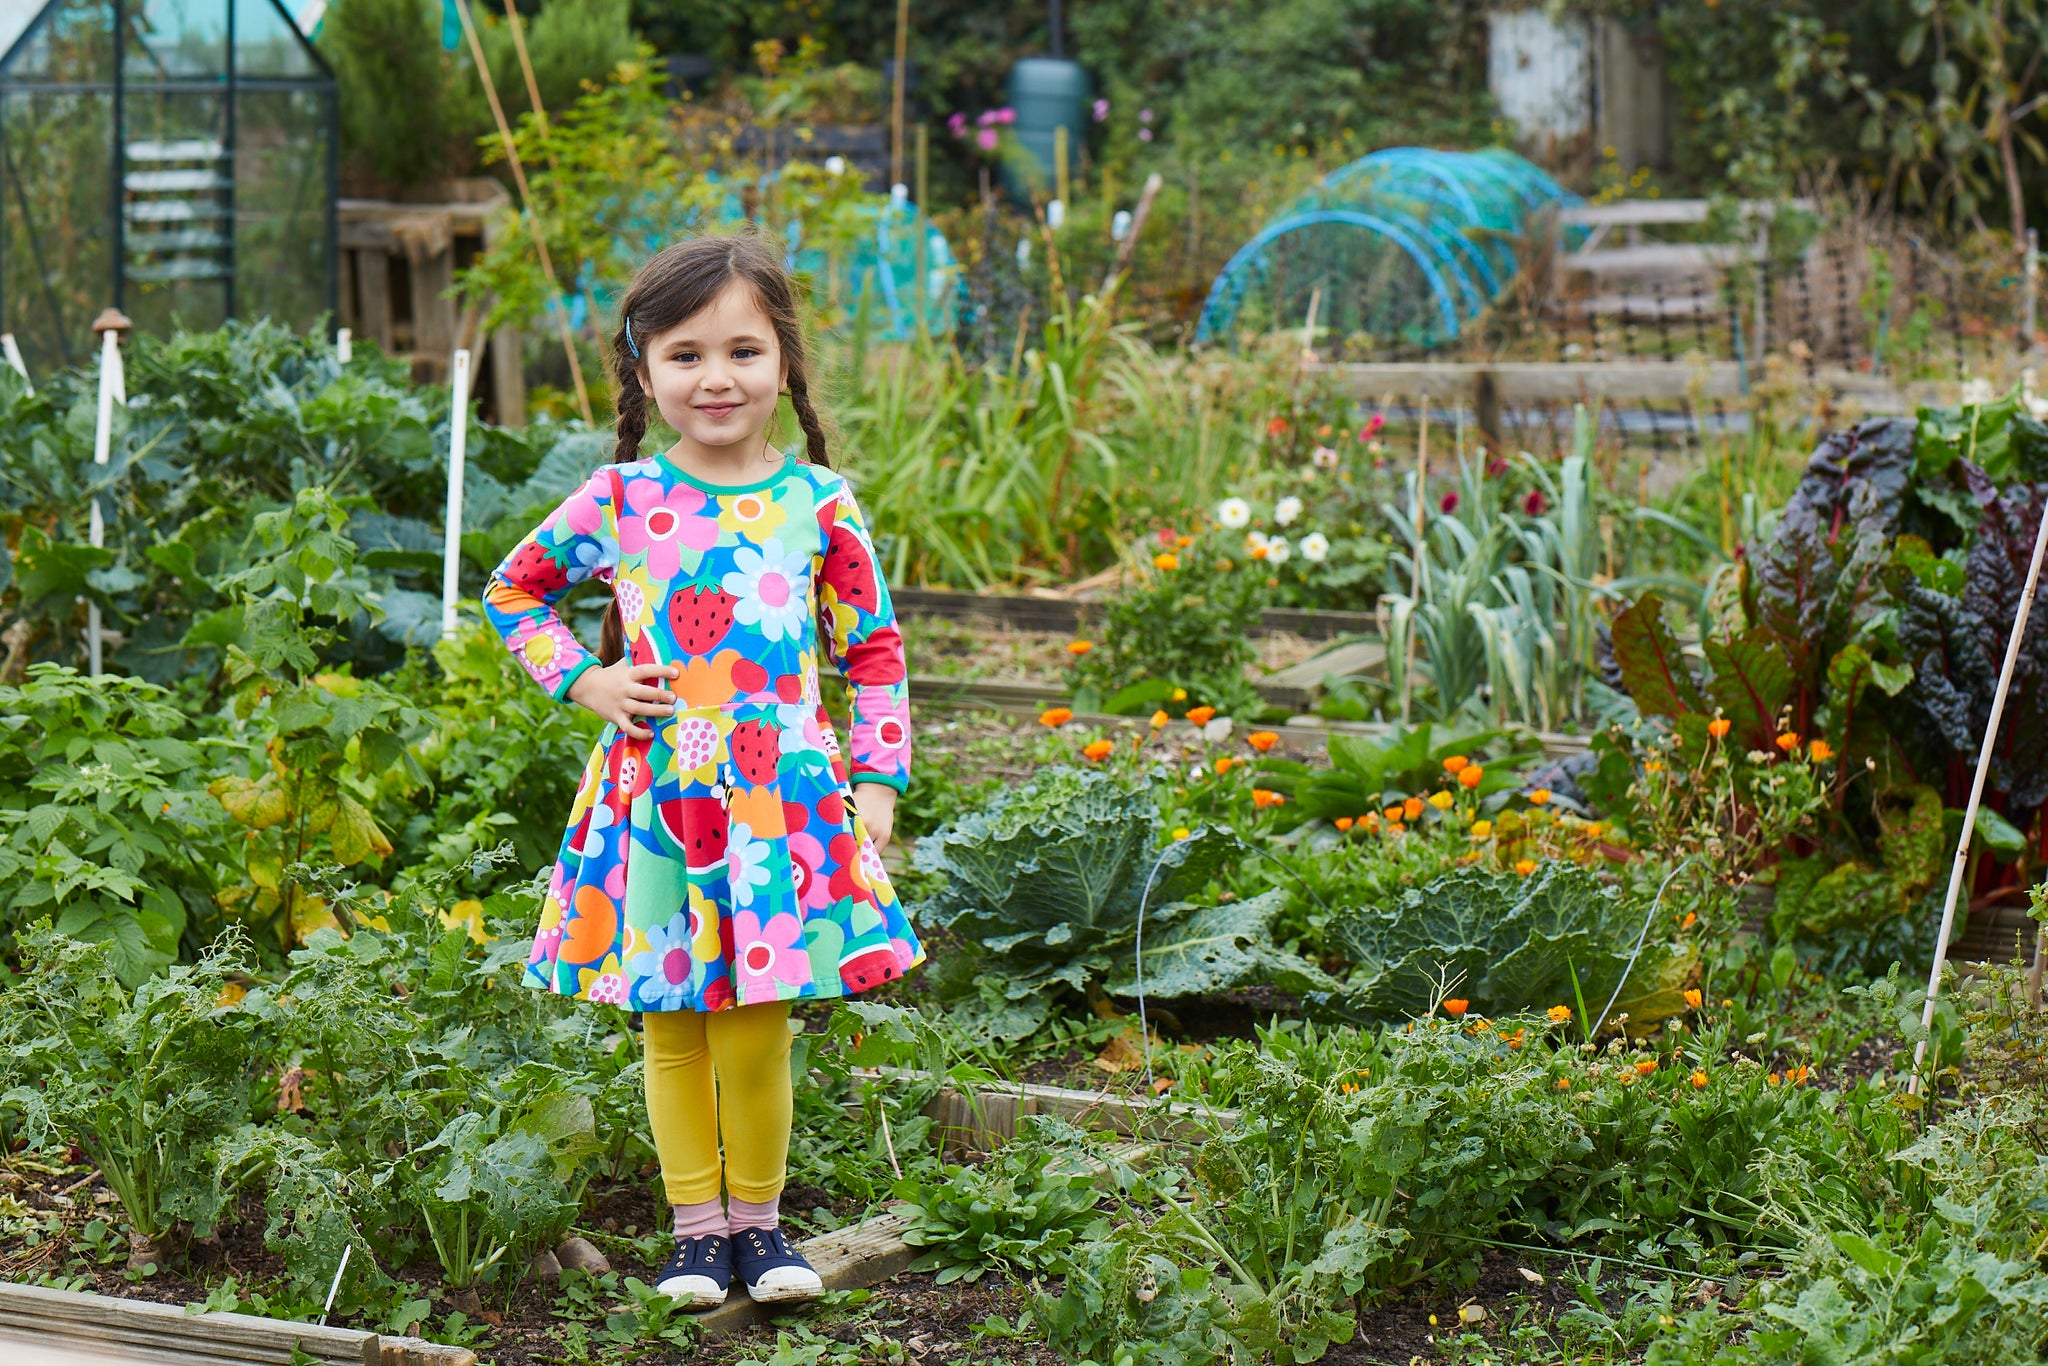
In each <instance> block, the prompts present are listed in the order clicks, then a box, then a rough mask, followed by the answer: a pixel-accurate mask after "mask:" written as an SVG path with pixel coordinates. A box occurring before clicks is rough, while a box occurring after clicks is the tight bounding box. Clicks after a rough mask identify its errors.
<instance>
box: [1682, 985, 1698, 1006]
mask: <svg viewBox="0 0 2048 1366" xmlns="http://www.w3.org/2000/svg"><path fill="white" fill-rule="evenodd" d="M1685 1004H1686V1005H1687V1006H1688V1007H1689V1008H1690V1009H1693V1010H1698V1009H1699V1008H1700V992H1699V988H1698V987H1688V988H1687V989H1686V993H1685Z"/></svg>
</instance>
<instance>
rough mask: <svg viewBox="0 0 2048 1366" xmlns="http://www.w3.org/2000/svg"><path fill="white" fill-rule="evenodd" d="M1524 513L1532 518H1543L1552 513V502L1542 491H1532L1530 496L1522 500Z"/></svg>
mask: <svg viewBox="0 0 2048 1366" xmlns="http://www.w3.org/2000/svg"><path fill="white" fill-rule="evenodd" d="M1522 511H1523V512H1524V513H1525V514H1526V515H1528V516H1530V517H1541V516H1542V515H1543V514H1544V513H1546V512H1548V511H1550V500H1549V499H1548V498H1545V497H1544V496H1543V490H1542V489H1530V490H1529V496H1528V497H1526V498H1524V499H1523V500H1522Z"/></svg>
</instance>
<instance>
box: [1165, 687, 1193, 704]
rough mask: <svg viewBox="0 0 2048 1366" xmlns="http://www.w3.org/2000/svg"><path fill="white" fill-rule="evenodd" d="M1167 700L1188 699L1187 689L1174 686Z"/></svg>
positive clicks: (1178, 700) (1181, 700)
mask: <svg viewBox="0 0 2048 1366" xmlns="http://www.w3.org/2000/svg"><path fill="white" fill-rule="evenodd" d="M1167 700H1168V701H1170V702H1185V701H1187V700H1188V690H1187V689H1186V688H1175V689H1174V690H1173V696H1172V697H1170V698H1168V699H1167Z"/></svg>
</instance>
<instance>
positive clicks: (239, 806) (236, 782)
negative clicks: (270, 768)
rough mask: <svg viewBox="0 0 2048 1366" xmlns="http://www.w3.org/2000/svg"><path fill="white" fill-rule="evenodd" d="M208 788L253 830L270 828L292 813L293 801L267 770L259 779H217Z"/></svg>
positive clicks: (238, 820)
mask: <svg viewBox="0 0 2048 1366" xmlns="http://www.w3.org/2000/svg"><path fill="white" fill-rule="evenodd" d="M206 790H207V791H208V792H210V793H212V794H213V796H214V798H215V799H216V800H217V801H219V802H220V804H221V806H222V807H223V808H225V809H226V811H227V813H228V815H230V816H232V817H233V818H234V820H235V821H236V823H237V824H240V825H246V826H248V827H249V828H250V829H251V830H268V829H269V828H270V827H271V826H273V825H276V824H277V823H278V822H279V821H282V820H284V819H285V818H286V817H288V816H290V815H291V801H290V799H289V798H288V797H287V796H286V795H285V793H284V790H283V788H282V787H281V786H280V785H279V784H278V782H277V781H276V779H275V776H274V775H273V774H268V773H266V774H264V775H263V777H262V778H261V779H259V780H258V781H256V782H251V781H250V780H249V779H247V778H242V777H232V776H231V777H226V778H216V779H214V780H213V781H212V782H210V783H208V784H207V785H206Z"/></svg>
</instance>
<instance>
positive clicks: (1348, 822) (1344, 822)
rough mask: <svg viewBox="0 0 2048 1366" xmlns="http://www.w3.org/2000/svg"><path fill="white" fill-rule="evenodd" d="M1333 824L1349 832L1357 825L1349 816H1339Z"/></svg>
mask: <svg viewBox="0 0 2048 1366" xmlns="http://www.w3.org/2000/svg"><path fill="white" fill-rule="evenodd" d="M1331 824H1333V825H1335V826H1336V827H1337V828H1338V829H1339V830H1349V829H1350V828H1351V827H1352V826H1353V825H1355V824H1357V822H1356V821H1354V820H1352V818H1351V817H1349V816H1339V817H1337V819H1336V820H1335V821H1333V822H1331Z"/></svg>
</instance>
